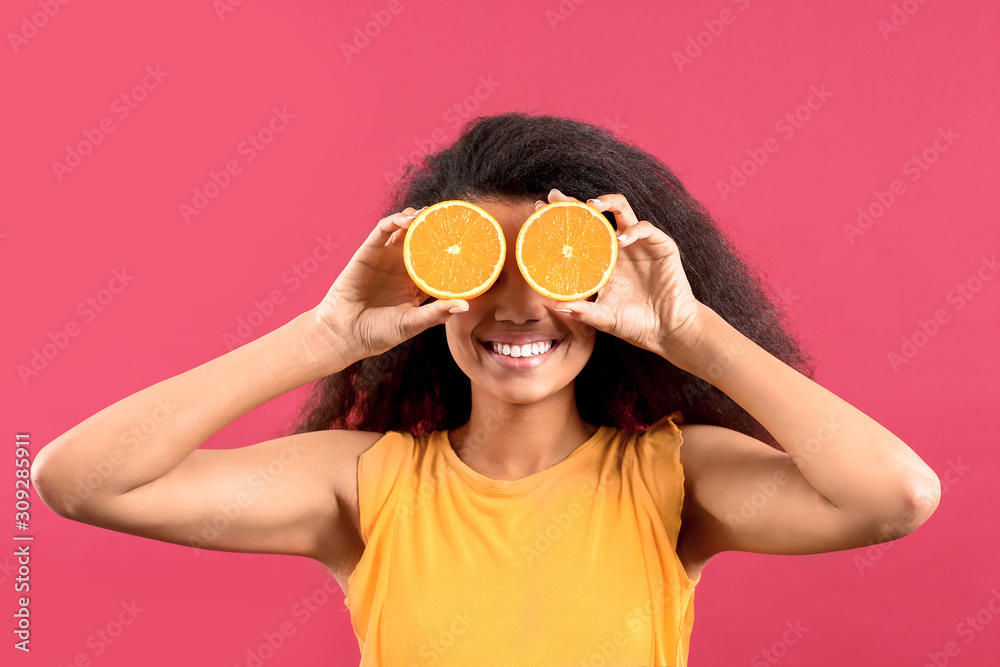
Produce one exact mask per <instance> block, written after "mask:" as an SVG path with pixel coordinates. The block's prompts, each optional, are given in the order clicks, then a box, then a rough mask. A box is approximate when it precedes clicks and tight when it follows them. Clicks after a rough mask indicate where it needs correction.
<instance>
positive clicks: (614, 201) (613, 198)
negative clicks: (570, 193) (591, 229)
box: [587, 194, 639, 237]
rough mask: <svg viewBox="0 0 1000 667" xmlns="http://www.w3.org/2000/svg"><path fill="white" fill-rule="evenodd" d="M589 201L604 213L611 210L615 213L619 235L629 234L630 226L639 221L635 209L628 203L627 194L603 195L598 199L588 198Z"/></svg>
mask: <svg viewBox="0 0 1000 667" xmlns="http://www.w3.org/2000/svg"><path fill="white" fill-rule="evenodd" d="M587 203H588V204H590V205H591V206H593V207H594V208H596V209H597V210H598V211H601V212H602V213H604V212H606V211H611V213H613V214H614V216H615V223H616V225H617V228H618V235H619V237H620V236H621V235H622V234H624V235H626V236H629V228H631V227H632V226H634V225H636V224H638V222H639V220H638V218H636V216H635V211H633V210H632V205H631V204H629V203H628V199H626V198H625V195H620V194H609V195H601V196H600V197H597V198H596V199H588V200H587Z"/></svg>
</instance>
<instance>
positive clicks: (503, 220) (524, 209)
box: [469, 199, 535, 243]
mask: <svg viewBox="0 0 1000 667" xmlns="http://www.w3.org/2000/svg"><path fill="white" fill-rule="evenodd" d="M469 201H470V202H471V203H473V204H475V205H476V206H479V207H481V208H483V209H484V210H485V211H486V212H487V213H489V214H490V215H492V216H493V217H494V218H496V220H497V222H499V223H500V227H502V228H503V232H504V235H505V236H506V237H507V242H508V243H510V242H512V241H513V240H514V239H515V238H517V233H518V232H519V231H520V230H521V225H523V224H524V221H525V220H527V219H528V216H530V215H531V214H532V213H534V212H535V202H534V200H524V201H499V200H495V199H470V200H469Z"/></svg>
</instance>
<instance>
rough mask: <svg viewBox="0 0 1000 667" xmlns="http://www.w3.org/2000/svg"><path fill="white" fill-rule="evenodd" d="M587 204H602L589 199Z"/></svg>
mask: <svg viewBox="0 0 1000 667" xmlns="http://www.w3.org/2000/svg"><path fill="white" fill-rule="evenodd" d="M587 203H588V204H600V203H601V202H600V201H598V200H597V199H588V200H587Z"/></svg>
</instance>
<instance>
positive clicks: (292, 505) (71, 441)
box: [31, 209, 468, 569]
mask: <svg viewBox="0 0 1000 667" xmlns="http://www.w3.org/2000/svg"><path fill="white" fill-rule="evenodd" d="M415 215H416V212H414V211H413V209H406V211H404V212H402V213H397V214H394V215H391V216H388V217H386V218H383V219H382V220H380V221H379V223H378V225H377V226H376V227H375V229H374V230H372V232H371V233H370V235H369V236H368V239H367V240H366V241H365V243H364V244H363V245H362V246H361V247H360V248H359V249H358V251H357V252H356V253H355V254H354V257H353V258H352V259H351V261H350V262H349V263H348V265H347V266H346V267H345V269H344V270H343V271H342V272H341V274H340V276H339V277H338V278H337V280H336V282H335V283H334V284H333V286H332V287H331V288H330V290H329V292H328V293H327V295H326V297H325V298H324V299H323V301H322V302H321V303H320V304H319V305H318V306H317V307H316V308H313V309H312V310H310V311H308V312H306V313H303V314H302V315H300V316H298V317H296V318H295V319H293V320H292V321H291V322H289V323H287V324H285V325H284V326H282V327H280V328H278V329H276V330H275V331H272V332H270V333H268V334H266V335H264V336H262V337H261V338H259V339H257V340H255V341H252V342H250V343H248V344H246V345H244V346H243V347H240V348H237V349H235V350H233V351H231V352H229V353H227V354H225V355H223V356H221V357H218V358H216V359H213V360H211V361H209V362H207V363H205V364H202V365H201V366H198V367H196V368H194V369H192V370H189V371H187V372H185V373H182V374H180V375H177V376H175V377H172V378H169V379H167V380H164V381H162V382H159V383H157V384H155V385H153V386H151V387H148V388H146V389H143V390H142V391H139V392H137V393H135V394H133V395H131V396H128V397H127V398H124V399H122V400H120V401H118V402H117V403H115V404H114V405H111V406H110V407H108V408H105V409H104V410H102V411H100V412H98V413H97V414H95V415H93V416H92V417H90V418H89V419H87V420H85V421H83V422H81V423H80V424H78V425H77V426H75V427H73V428H72V429H70V430H69V431H67V432H66V433H64V434H62V435H61V436H59V437H58V438H56V439H55V440H53V441H52V442H51V443H49V444H48V445H47V446H45V447H44V448H43V449H42V450H41V451H40V452H39V453H38V456H37V457H36V458H35V461H34V463H33V465H32V473H31V474H32V480H33V482H34V484H35V488H36V490H37V491H38V493H39V495H40V496H41V498H42V500H43V501H44V502H45V503H46V504H47V505H48V506H49V507H50V508H52V509H53V510H54V511H56V512H57V513H59V514H61V515H63V516H66V517H69V518H72V519H75V520H77V521H82V522H85V523H90V524H93V525H97V526H102V527H104V528H108V529H111V530H117V531H121V532H126V533H131V534H135V535H141V536H144V537H149V538H153V539H158V540H164V541H168V542H177V543H180V544H190V545H192V546H201V547H207V548H212V549H218V550H223V551H248V552H267V553H287V554H296V555H303V556H310V557H313V558H316V559H317V560H320V561H322V562H324V563H326V564H327V565H328V566H330V567H331V569H336V567H337V565H339V564H344V563H348V562H350V560H351V559H350V557H351V556H353V555H354V554H355V553H357V550H358V548H359V546H360V545H359V542H360V537H359V536H358V535H357V531H356V529H355V526H356V524H357V523H358V519H357V505H358V503H357V462H358V457H359V456H360V455H361V453H362V452H363V451H365V450H366V449H367V448H369V447H370V446H371V445H373V444H374V443H375V442H376V441H377V439H378V438H379V437H380V436H381V434H379V433H374V432H363V431H357V432H356V431H325V432H317V433H302V434H297V435H292V436H288V437H285V438H278V439H275V440H269V441H267V442H262V443H258V444H255V445H251V446H248V447H240V448H236V449H228V450H202V449H199V446H200V445H201V444H202V443H203V442H204V441H205V440H206V439H207V438H208V437H209V436H211V435H212V434H213V433H215V432H216V431H218V430H219V429H221V428H222V427H223V426H225V425H226V424H228V423H230V422H232V421H233V420H235V419H236V418H237V417H239V416H240V415H242V414H244V413H246V412H247V411H249V410H251V409H253V408H255V407H257V406H259V405H261V404H262V403H264V402H266V401H268V400H270V399H272V398H274V397H276V396H279V395H281V394H283V393H285V392H287V391H289V390H291V389H294V388H296V387H299V386H301V385H303V384H306V383H308V382H312V381H314V380H318V379H320V378H323V377H326V376H328V375H331V374H333V373H337V372H339V371H340V370H342V369H343V368H345V367H346V366H348V365H349V364H351V363H353V362H354V361H356V360H358V359H364V358H366V357H370V356H374V355H376V354H381V353H382V352H384V351H386V350H388V349H390V348H392V347H394V346H396V345H398V344H399V343H401V342H403V341H404V340H406V339H408V338H410V337H412V336H414V335H416V334H418V333H420V332H421V331H423V330H425V329H427V328H428V327H431V326H434V325H436V324H440V323H441V322H443V321H445V320H447V318H448V317H450V316H451V314H450V312H449V309H450V308H451V307H453V306H456V305H464V306H465V307H466V308H467V307H468V306H467V304H465V302H462V301H456V300H447V301H436V302H434V303H432V304H428V305H425V306H419V303H420V301H421V300H422V296H423V295H422V293H421V292H420V290H419V288H417V287H416V285H415V284H414V283H413V281H412V280H410V278H409V276H408V274H407V272H406V269H405V267H404V266H403V261H402V241H403V232H404V231H405V229H406V228H407V226H408V225H409V222H410V221H411V220H412V219H413V217H414V216H415Z"/></svg>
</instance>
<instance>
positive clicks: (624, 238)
mask: <svg viewBox="0 0 1000 667" xmlns="http://www.w3.org/2000/svg"><path fill="white" fill-rule="evenodd" d="M627 238H628V237H627V236H626V235H625V234H622V235H621V236H619V237H618V240H619V241H621V242H622V243H624V242H625V240H626V239H627Z"/></svg>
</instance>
